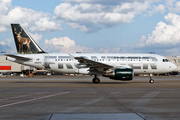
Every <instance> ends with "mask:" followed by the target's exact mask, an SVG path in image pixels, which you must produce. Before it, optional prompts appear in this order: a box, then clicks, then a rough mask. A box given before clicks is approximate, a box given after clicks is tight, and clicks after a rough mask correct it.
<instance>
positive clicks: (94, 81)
mask: <svg viewBox="0 0 180 120" xmlns="http://www.w3.org/2000/svg"><path fill="white" fill-rule="evenodd" d="M92 81H93V83H96V84H98V83H100V79H99V78H93V80H92Z"/></svg>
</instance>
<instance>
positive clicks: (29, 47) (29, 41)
mask: <svg viewBox="0 0 180 120" xmlns="http://www.w3.org/2000/svg"><path fill="white" fill-rule="evenodd" d="M11 28H12V32H13V36H14V40H15V44H16V49H17V53H18V54H38V53H45V52H44V51H43V50H42V49H41V48H40V47H39V46H38V44H37V43H36V42H35V41H34V40H33V38H32V37H31V36H30V35H29V34H28V33H27V32H26V31H25V30H24V29H23V28H22V27H21V25H20V24H11Z"/></svg>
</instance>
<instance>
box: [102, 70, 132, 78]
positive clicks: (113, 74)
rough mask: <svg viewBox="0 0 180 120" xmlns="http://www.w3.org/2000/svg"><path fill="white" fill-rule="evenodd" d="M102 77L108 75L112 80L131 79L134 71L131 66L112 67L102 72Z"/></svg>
mask: <svg viewBox="0 0 180 120" xmlns="http://www.w3.org/2000/svg"><path fill="white" fill-rule="evenodd" d="M103 76H104V77H109V78H110V79H114V80H123V81H127V80H132V79H133V76H134V71H133V69H132V68H123V69H119V68H118V69H117V68H116V69H113V70H112V71H110V72H107V73H105V74H103Z"/></svg>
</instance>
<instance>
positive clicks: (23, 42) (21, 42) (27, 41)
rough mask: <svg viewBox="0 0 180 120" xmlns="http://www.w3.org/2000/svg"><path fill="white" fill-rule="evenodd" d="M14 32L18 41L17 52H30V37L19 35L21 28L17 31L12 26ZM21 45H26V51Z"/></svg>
mask: <svg viewBox="0 0 180 120" xmlns="http://www.w3.org/2000/svg"><path fill="white" fill-rule="evenodd" d="M14 33H15V34H16V36H17V40H18V42H19V52H31V48H30V45H29V44H30V42H31V39H29V38H25V37H22V36H21V33H22V28H21V30H20V31H17V30H16V28H14ZM23 45H26V46H27V51H24V49H23Z"/></svg>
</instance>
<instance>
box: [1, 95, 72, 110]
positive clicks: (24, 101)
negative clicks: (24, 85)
mask: <svg viewBox="0 0 180 120" xmlns="http://www.w3.org/2000/svg"><path fill="white" fill-rule="evenodd" d="M66 93H69V92H61V93H56V94H52V95H46V96H42V97H38V98H33V99H29V100H23V101H18V102H13V103H9V104H4V105H0V108H1V107H6V106H10V105H15V104H20V103H25V102H30V101H34V100H39V99H43V98H48V97H52V96H56V95H61V94H66Z"/></svg>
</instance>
